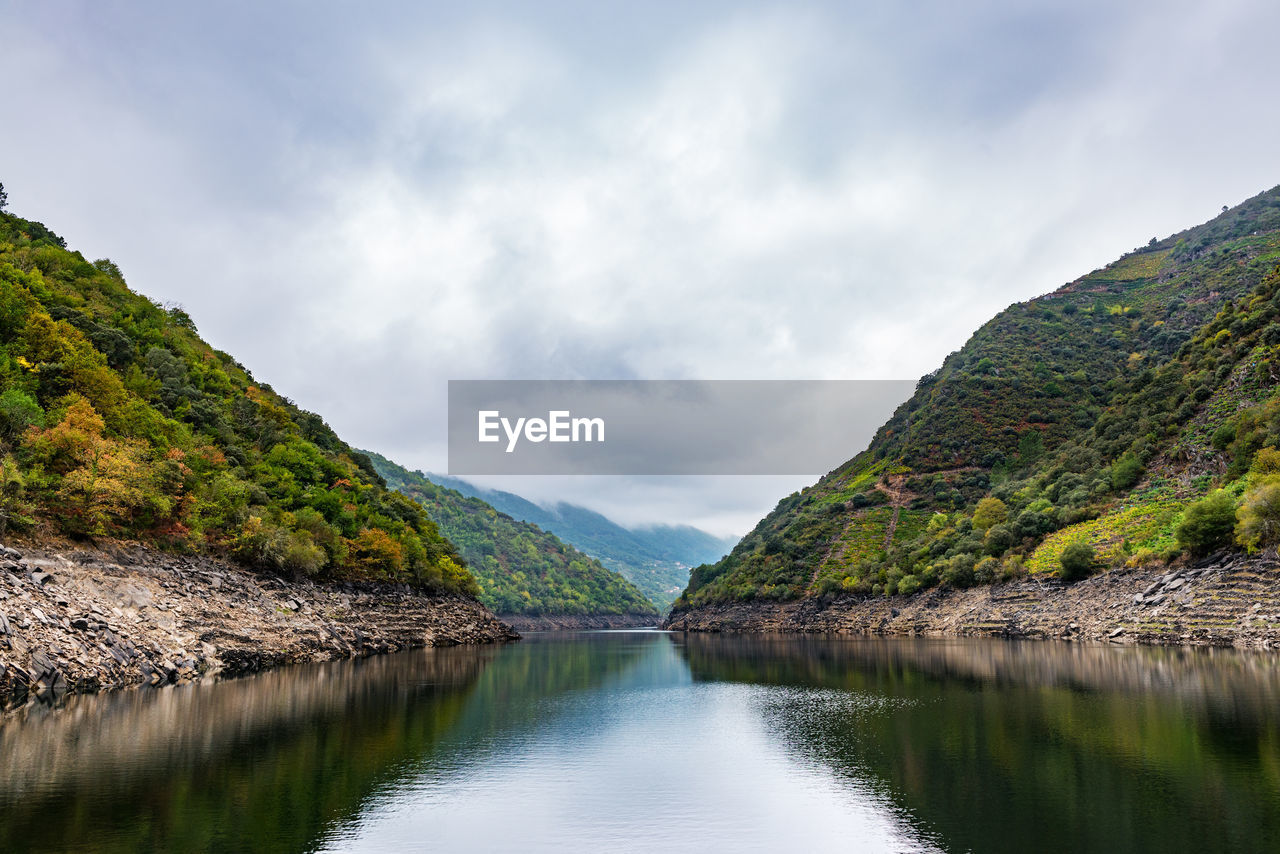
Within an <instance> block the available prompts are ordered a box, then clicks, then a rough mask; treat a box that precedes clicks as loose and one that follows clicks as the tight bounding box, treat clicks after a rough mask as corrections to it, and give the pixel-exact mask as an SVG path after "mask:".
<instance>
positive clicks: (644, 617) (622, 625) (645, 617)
mask: <svg viewBox="0 0 1280 854" xmlns="http://www.w3.org/2000/svg"><path fill="white" fill-rule="evenodd" d="M498 619H500V620H502V621H503V622H504V623H509V624H510V625H511V627H512V628H514V629H515V630H516V631H520V632H556V631H568V630H573V629H633V628H639V627H641V626H654V625H657V623H658V618H657V617H655V616H653V615H652V614H597V615H579V614H550V615H546V616H540V617H532V616H529V615H527V614H500V615H498Z"/></svg>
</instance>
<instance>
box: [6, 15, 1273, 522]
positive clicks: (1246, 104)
mask: <svg viewBox="0 0 1280 854" xmlns="http://www.w3.org/2000/svg"><path fill="white" fill-rule="evenodd" d="M1278 29H1280V5H1277V4H1275V3H1274V2H1267V0H1258V2H1245V0H1241V1H1240V2H1232V0H1215V1H1214V2H1178V0H1162V2H1149V3H1148V2H1128V3H1123V2H1115V0H1108V2H1093V0H1072V2H1063V3H1057V4H1055V3H1044V2H1041V3H1034V4H1030V3H1026V2H1015V0H1007V1H1006V2H1000V1H999V0H985V1H984V0H971V2H965V3H955V2H928V0H916V2H911V0H902V2H865V3H858V2H845V3H809V4H803V3H787V4H769V3H750V2H737V3H718V2H700V3H696V4H690V3H670V4H667V3H660V2H649V3H625V4H614V3H606V2H598V1H597V2H583V3H570V2H506V3H502V2H472V3H424V2H412V3H410V2H406V3H354V2H352V3H315V2H306V3H303V2H297V3H248V2H245V3H206V4H199V5H197V4H174V3H168V2H165V3H160V2H154V3H146V2H133V3H111V2H100V0H97V1H96V2H85V3H62V2H42V3H38V4H37V3H17V2H0V33H3V34H4V38H3V44H4V46H3V50H0V74H3V79H5V80H6V81H7V85H6V87H5V95H4V121H3V130H2V131H0V181H2V182H3V183H4V185H5V187H6V188H7V190H8V192H9V199H10V208H11V209H12V210H13V211H15V212H17V213H19V214H21V215H24V216H27V217H29V218H33V219H39V220H42V221H44V222H46V223H47V224H49V225H50V226H51V227H52V228H54V230H56V231H58V232H59V233H61V234H63V235H64V236H65V237H66V238H67V239H68V241H69V243H70V245H71V246H72V247H73V248H78V249H80V250H82V251H83V252H84V254H85V255H86V256H88V257H90V258H98V257H103V256H108V257H110V258H112V259H113V260H115V261H116V262H117V263H118V264H119V265H120V266H121V268H122V269H123V271H124V273H125V276H126V278H127V279H128V280H129V282H130V284H131V285H132V286H133V287H134V289H136V290H138V291H141V292H142V293H145V294H147V295H148V296H151V297H153V298H156V299H159V300H161V301H166V302H177V303H181V304H182V305H183V306H184V307H186V309H187V310H188V311H189V312H190V313H191V315H192V316H193V317H194V318H195V320H196V322H197V324H198V325H199V327H200V330H201V332H202V334H203V335H204V336H205V337H206V338H207V339H208V340H209V341H211V342H212V343H213V344H214V345H215V346H217V347H220V348H222V349H224V350H227V351H229V352H231V353H232V354H233V355H235V356H236V357H237V358H239V359H240V361H242V362H243V363H244V364H245V365H246V366H248V367H249V368H250V369H251V370H252V371H253V372H254V373H255V375H257V376H258V378H259V379H261V380H263V381H265V382H269V383H271V384H272V385H273V386H274V387H275V388H276V389H277V390H279V391H280V392H282V393H283V394H286V395H288V396H289V397H291V398H292V399H294V400H295V401H296V402H298V403H299V405H301V406H304V407H306V408H308V409H312V410H315V411H317V412H320V413H321V414H323V415H324V416H325V418H326V419H327V420H328V421H329V423H330V424H332V425H333V427H334V428H335V429H337V430H338V432H339V433H340V434H341V435H342V436H343V437H344V438H346V439H347V440H348V441H350V442H352V443H353V444H355V445H358V446H363V447H368V448H372V449H375V450H378V451H381V452H383V453H385V454H387V455H388V456H390V457H392V458H393V459H396V460H398V461H400V462H403V463H405V464H406V465H408V466H410V467H413V468H423V469H426V470H440V469H442V468H443V467H444V465H445V453H444V437H445V424H446V420H445V413H444V406H445V389H446V382H447V380H449V379H578V378H587V379H629V378H636V379H685V378H698V379H828V378H830V379H860V378H868V379H869V378H913V377H917V376H919V375H920V374H923V373H925V372H927V371H929V370H932V369H933V368H934V367H936V366H937V365H938V364H939V362H940V361H941V359H942V358H943V357H944V356H945V355H946V354H947V353H948V352H950V351H951V350H954V349H956V348H958V347H960V346H961V345H962V344H963V343H964V341H965V340H966V339H967V338H968V336H969V335H970V333H971V332H972V331H973V330H974V329H975V328H976V327H977V326H979V325H980V324H981V323H982V322H984V321H985V320H986V319H988V318H989V317H990V316H991V315H993V314H994V313H996V312H997V311H999V310H1000V309H1002V308H1003V307H1005V306H1006V305H1008V304H1009V303H1011V302H1015V301H1018V300H1022V299H1027V298H1029V297H1032V296H1035V295H1037V294H1039V293H1043V292H1045V291H1048V290H1051V289H1053V288H1055V287H1057V286H1058V285H1060V284H1062V283H1063V282H1064V281H1067V280H1070V279H1073V278H1075V277H1077V276H1079V275H1080V274H1082V273H1085V272H1088V271H1089V270H1091V269H1093V268H1095V267H1098V266H1101V265H1102V264H1104V263H1106V262H1108V261H1110V260H1112V259H1114V258H1115V257H1117V256H1118V255H1119V254H1121V253H1122V252H1124V251H1127V250H1129V249H1131V248H1133V247H1135V246H1138V245H1141V244H1145V243H1146V242H1147V241H1148V240H1149V239H1150V238H1151V237H1153V236H1161V237H1163V236H1165V235H1167V234H1170V233H1172V232H1174V231H1178V230H1180V229H1182V228H1184V227H1187V226H1190V225H1193V224H1196V223H1198V222H1201V221H1203V220H1205V219H1208V218H1209V217H1211V216H1212V215H1214V214H1215V213H1216V212H1217V211H1218V210H1219V209H1220V208H1221V206H1222V205H1224V204H1235V203H1237V202H1239V201H1242V200H1243V199H1245V198H1247V197H1249V196H1251V195H1254V194H1256V193H1257V192H1260V191H1262V190H1264V189H1267V188H1269V187H1271V186H1273V185H1275V184H1277V183H1280V158H1277V156H1276V151H1277V147H1276V140H1277V139H1280V111H1277V110H1275V109H1274V106H1275V93H1276V92H1277V91H1280V65H1278V64H1277V63H1276V62H1275V59H1274V57H1275V51H1274V44H1273V40H1274V33H1275V32H1276V31H1277V30H1278ZM850 442H851V447H850V448H849V455H850V456H852V454H853V453H855V452H856V451H858V450H860V448H861V444H862V443H863V442H865V437H851V440H850ZM807 480H809V478H791V479H743V478H723V479H719V480H716V479H701V480H672V479H660V480H659V479H644V478H631V479H626V480H620V479H615V478H580V479H577V480H564V479H528V478H524V479H512V480H507V481H495V480H492V479H490V480H488V481H487V482H490V483H496V484H499V485H503V486H505V487H507V488H511V489H513V490H514V491H517V492H521V493H523V494H526V495H528V496H529V497H533V498H540V499H546V498H551V497H563V498H567V499H570V500H575V501H579V502H581V503H586V504H589V505H591V506H594V507H596V508H597V509H601V510H603V511H605V512H607V513H610V514H612V515H614V516H615V517H617V518H619V519H620V520H621V521H624V522H628V523H641V522H656V521H681V522H694V523H696V524H702V525H704V526H706V527H708V528H710V529H712V530H715V531H717V532H720V533H730V532H741V531H742V530H744V529H746V528H748V527H750V525H751V524H752V523H753V522H754V521H755V519H756V518H758V517H759V516H760V515H761V514H762V513H763V512H765V511H767V510H768V509H769V508H770V507H771V506H772V505H773V503H774V502H775V501H776V500H777V499H778V498H779V497H780V496H781V495H782V494H785V493H786V492H788V491H790V490H791V489H793V488H795V487H797V486H799V485H800V484H802V483H804V482H806V481H807Z"/></svg>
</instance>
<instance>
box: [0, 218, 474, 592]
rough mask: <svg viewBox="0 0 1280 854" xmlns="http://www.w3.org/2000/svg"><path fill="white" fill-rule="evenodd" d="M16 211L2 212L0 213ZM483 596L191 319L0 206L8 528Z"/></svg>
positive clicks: (387, 499) (352, 461)
mask: <svg viewBox="0 0 1280 854" xmlns="http://www.w3.org/2000/svg"><path fill="white" fill-rule="evenodd" d="M0 206H2V205H0ZM6 532H7V533H10V534H13V533H17V534H18V535H19V536H24V535H25V536H30V537H37V538H38V537H46V536H51V535H52V536H65V537H70V538H74V539H79V540H85V539H101V538H109V539H129V540H135V541H139V542H142V543H146V544H151V545H156V546H160V547H163V548H166V549H169V550H177V551H205V552H211V553H214V554H219V555H226V556H229V557H232V558H235V559H237V560H239V561H240V562H242V563H244V564H247V565H249V566H253V567H257V568H260V569H264V570H271V571H276V572H282V573H286V574H292V575H304V576H314V577H318V578H324V579H356V580H365V579H367V580H390V581H396V582H405V583H409V584H413V585H416V586H420V587H424V588H429V589H433V590H440V591H452V592H462V593H466V594H474V593H476V592H477V587H476V583H475V580H474V579H473V578H472V577H471V575H470V574H469V573H468V572H467V570H466V568H465V566H464V563H463V561H462V558H461V557H460V556H459V554H458V552H457V551H456V550H455V548H454V546H453V544H452V543H450V542H449V541H448V540H447V539H445V538H444V537H443V536H441V535H440V533H439V531H438V530H437V529H436V526H435V524H434V523H433V522H432V521H431V520H430V519H429V518H428V517H427V515H426V513H425V512H424V511H423V509H422V507H421V506H419V505H418V504H416V503H415V502H413V501H412V500H410V499H408V498H405V497H404V496H402V495H400V494H399V493H396V492H393V491H391V490H389V489H387V487H386V484H385V483H384V482H383V480H382V479H381V478H380V477H379V476H378V474H377V472H375V471H374V469H373V466H372V465H371V463H370V462H369V460H368V459H367V458H365V457H364V455H362V454H360V453H358V452H356V451H355V450H353V449H352V448H351V447H350V446H349V445H347V444H345V443H344V442H343V441H342V440H341V439H339V438H338V437H337V436H336V435H335V434H334V432H333V431H332V430H331V429H330V428H329V426H328V425H327V424H325V423H324V421H323V420H322V419H321V418H320V416H318V415H316V414H314V413H310V412H306V411H304V410H301V409H299V408H298V407H296V406H294V405H293V403H292V402H290V401H289V400H288V399H287V398H285V397H282V396H281V395H279V394H277V393H276V392H275V391H273V390H272V389H271V387H270V386H268V385H266V384H265V383H260V382H257V381H256V380H255V379H254V378H253V376H252V375H251V374H250V373H249V371H247V370H246V369H245V368H244V367H243V366H242V365H240V364H239V363H238V362H236V360H235V359H233V358H232V357H231V356H229V355H228V354H226V353H223V352H221V351H218V350H215V349H214V348H212V347H210V346H209V345H208V344H207V343H206V342H205V341H203V340H202V339H201V338H200V336H199V335H198V334H197V332H196V327H195V324H194V323H193V322H192V319H191V318H190V316H188V315H187V313H186V312H185V311H183V310H182V309H181V308H180V307H164V306H161V305H158V304H157V303H155V302H153V301H151V300H149V299H147V298H146V297H143V296H141V295H139V294H136V293H134V292H133V291H131V290H130V289H129V287H128V285H127V284H126V283H125V280H124V277H123V275H121V272H120V269H119V267H117V266H116V265H115V264H114V263H112V262H111V261H110V260H108V259H100V260H97V261H94V262H92V263H90V262H89V261H87V260H86V259H85V258H84V256H83V255H81V254H80V253H79V252H73V251H70V250H68V249H67V247H66V241H64V240H63V239H62V238H61V237H59V236H58V235H57V234H55V233H54V232H52V231H50V230H49V229H48V228H47V227H45V226H44V225H42V224H41V223H38V222H32V221H29V220H25V219H22V218H20V217H18V216H14V215H12V214H10V213H4V212H0V534H4V533H6Z"/></svg>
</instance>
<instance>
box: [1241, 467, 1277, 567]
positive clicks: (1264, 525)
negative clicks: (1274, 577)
mask: <svg viewBox="0 0 1280 854" xmlns="http://www.w3.org/2000/svg"><path fill="white" fill-rule="evenodd" d="M1238 515H1239V522H1238V524H1237V525H1236V538H1237V539H1238V540H1240V542H1241V543H1243V544H1244V545H1245V546H1247V547H1248V548H1249V549H1250V550H1254V549H1259V548H1265V547H1267V546H1272V545H1275V544H1276V543H1280V480H1277V479H1276V478H1274V477H1272V478H1268V479H1267V480H1266V481H1264V482H1262V483H1260V484H1258V486H1256V487H1254V488H1253V489H1251V490H1249V492H1247V493H1245V496H1244V503H1243V504H1242V505H1240V511H1239V514H1238Z"/></svg>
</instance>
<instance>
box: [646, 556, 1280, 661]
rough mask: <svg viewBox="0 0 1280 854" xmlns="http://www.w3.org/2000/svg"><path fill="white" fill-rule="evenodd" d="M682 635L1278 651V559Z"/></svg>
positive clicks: (727, 614)
mask: <svg viewBox="0 0 1280 854" xmlns="http://www.w3.org/2000/svg"><path fill="white" fill-rule="evenodd" d="M663 628H665V629H670V630H673V631H682V632H734V633H760V632H784V633H824V634H849V635H902V636H988V637H1008V638H1040V639H1049V638H1053V639H1062V640H1080V641H1101V642H1108V643H1140V644H1158V645H1184V644H1185V645H1197V646H1235V647H1247V648H1261V649H1272V648H1280V559H1277V556H1276V554H1275V553H1274V552H1271V553H1269V554H1261V555H1256V556H1252V557H1245V556H1242V555H1221V554H1220V555H1215V556H1214V557H1212V558H1210V559H1207V560H1204V561H1201V562H1199V563H1197V564H1194V565H1191V566H1186V567H1160V568H1158V569H1150V568H1141V569H1130V568H1118V569H1113V570H1110V571H1108V572H1103V573H1100V574H1098V575H1094V576H1091V577H1089V578H1086V579H1084V580H1083V581H1079V582H1077V583H1075V584H1064V583H1062V582H1061V581H1059V580H1057V579H1027V580H1022V581H1014V582H1008V583H1005V584H997V585H994V586H990V587H975V588H970V589H968V590H955V589H946V590H944V589H939V588H934V589H930V590H926V591H923V592H920V593H917V594H914V595H912V596H901V597H894V598H892V599H889V598H885V597H874V598H861V597H848V596H844V597H823V598H818V597H812V598H806V599H800V600H796V601H792V602H758V601H757V602H727V603H718V604H713V605H709V606H704V607H701V608H695V609H686V610H673V611H672V613H671V615H670V616H669V617H668V618H667V620H666V621H665V622H664V623H663Z"/></svg>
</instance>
